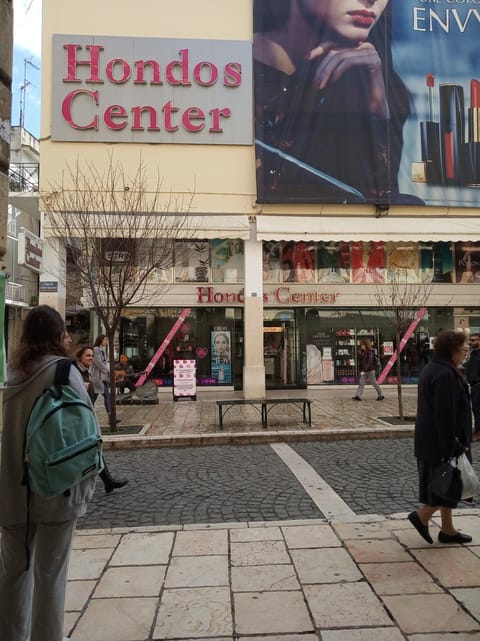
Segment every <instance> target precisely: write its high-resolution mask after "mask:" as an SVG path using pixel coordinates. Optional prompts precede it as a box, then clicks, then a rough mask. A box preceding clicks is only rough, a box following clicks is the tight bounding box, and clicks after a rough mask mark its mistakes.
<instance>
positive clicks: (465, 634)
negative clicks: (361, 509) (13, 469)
mask: <svg viewBox="0 0 480 641" xmlns="http://www.w3.org/2000/svg"><path fill="white" fill-rule="evenodd" d="M458 514H459V515H458V516H457V518H456V524H457V526H458V527H460V528H461V529H463V530H464V531H465V532H468V533H470V534H472V535H473V537H474V538H473V543H472V544H471V545H468V546H459V545H452V546H445V545H443V546H442V545H440V544H439V543H435V544H434V545H432V546H430V545H428V544H426V543H424V542H423V540H422V539H421V538H420V537H419V535H418V534H417V532H416V531H415V530H414V529H413V528H412V526H411V525H410V523H409V522H408V521H407V520H406V518H405V515H404V514H394V515H392V516H391V517H388V518H385V517H376V516H363V517H357V518H353V519H352V518H350V519H346V520H332V521H331V522H327V521H325V520H312V521H286V522H276V523H275V522H268V523H258V522H255V523H225V524H218V525H209V526H202V525H196V526H194V525H189V526H187V525H185V526H183V527H181V526H179V527H174V526H167V527H163V528H162V527H153V528H132V529H118V530H83V531H79V532H78V533H77V535H76V537H75V541H74V550H73V552H72V559H71V564H70V575H69V582H68V589H67V604H66V629H65V632H66V633H67V634H69V635H70V637H71V639H72V641H146V640H158V641H160V640H162V641H166V640H167V639H168V640H170V639H172V640H173V639H178V640H180V639H182V640H185V641H186V640H193V639H201V640H202V641H234V640H235V641H254V640H255V641H263V640H264V641H266V640H267V639H268V641H401V640H405V639H407V640H408V641H479V640H480V510H462V511H460V512H459V513H458ZM431 530H432V534H433V535H434V536H435V535H436V533H437V528H436V527H435V528H433V527H432V528H431Z"/></svg>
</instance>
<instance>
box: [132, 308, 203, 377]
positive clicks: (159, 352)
mask: <svg viewBox="0 0 480 641" xmlns="http://www.w3.org/2000/svg"><path fill="white" fill-rule="evenodd" d="M191 311H192V310H191V308H190V307H186V308H185V309H184V310H183V312H182V313H181V314H180V316H179V317H178V318H177V320H176V321H175V322H174V324H173V325H172V329H171V330H170V331H169V332H168V334H167V335H166V336H165V338H164V339H163V342H162V344H161V345H160V347H159V348H158V349H157V351H156V352H155V354H154V355H153V356H152V359H151V361H150V363H149V364H148V365H147V367H146V368H145V370H144V372H143V373H142V375H141V376H140V377H139V379H138V380H137V382H136V383H135V387H140V385H143V384H144V383H145V381H146V379H147V376H148V375H149V374H150V372H151V371H152V369H153V368H154V367H155V365H156V364H157V361H158V359H159V358H160V356H161V355H162V354H163V352H164V351H165V350H166V349H167V347H168V346H169V345H170V343H171V341H172V338H173V337H174V336H175V334H176V333H177V332H178V330H179V329H180V327H181V326H182V325H183V323H184V322H185V321H186V319H187V318H188V316H189V314H190V312H191Z"/></svg>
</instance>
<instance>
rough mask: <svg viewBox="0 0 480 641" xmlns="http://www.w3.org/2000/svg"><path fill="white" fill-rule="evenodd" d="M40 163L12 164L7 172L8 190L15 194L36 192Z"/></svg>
mask: <svg viewBox="0 0 480 641" xmlns="http://www.w3.org/2000/svg"><path fill="white" fill-rule="evenodd" d="M39 173H40V163H38V162H31V163H12V164H11V165H10V170H9V172H8V180H9V189H10V191H17V192H35V191H38V179H39Z"/></svg>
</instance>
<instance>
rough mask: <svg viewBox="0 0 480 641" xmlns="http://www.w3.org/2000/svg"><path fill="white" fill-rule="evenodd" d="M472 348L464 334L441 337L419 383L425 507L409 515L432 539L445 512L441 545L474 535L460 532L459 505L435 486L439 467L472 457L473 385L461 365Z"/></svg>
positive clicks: (417, 437)
mask: <svg viewBox="0 0 480 641" xmlns="http://www.w3.org/2000/svg"><path fill="white" fill-rule="evenodd" d="M467 352H468V346H467V344H466V336H465V334H463V333H462V332H454V331H447V330H446V331H444V332H443V333H442V334H441V335H439V336H437V338H436V339H435V345H434V355H433V358H432V361H431V362H430V363H429V364H428V365H427V366H426V367H424V369H423V370H422V372H421V374H420V379H419V383H418V401H417V420H416V421H415V456H416V457H417V467H418V477H419V501H420V503H422V507H421V508H420V509H418V510H416V511H414V512H411V513H410V514H409V515H408V519H409V520H410V522H411V523H412V525H413V527H414V528H415V529H416V530H417V532H418V533H419V534H420V536H422V537H423V538H424V539H425V541H428V543H433V539H432V537H431V536H430V533H429V531H428V523H429V521H430V519H431V517H432V516H433V515H434V514H435V512H436V511H437V510H440V516H441V530H440V532H439V534H438V540H439V541H440V543H469V542H470V541H471V540H472V537H471V536H469V535H468V534H463V533H462V532H459V531H458V530H457V529H456V528H455V526H454V524H453V519H452V509H453V508H455V507H457V503H456V502H453V501H449V500H447V499H442V498H440V497H438V496H436V495H435V494H434V493H433V492H432V491H431V490H430V487H429V485H430V481H431V479H432V473H433V471H434V468H435V466H438V465H440V464H441V463H442V461H446V460H449V459H451V458H452V457H454V456H460V455H461V454H463V453H466V454H467V456H468V457H469V458H470V459H471V454H470V442H471V435H472V414H471V408H470V396H469V393H468V385H467V383H466V381H465V378H464V376H463V373H462V372H461V370H460V369H459V366H460V365H461V364H462V363H463V362H464V360H465V357H466V355H467Z"/></svg>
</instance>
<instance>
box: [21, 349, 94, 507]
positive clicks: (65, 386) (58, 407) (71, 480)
mask: <svg viewBox="0 0 480 641" xmlns="http://www.w3.org/2000/svg"><path fill="white" fill-rule="evenodd" d="M72 364H73V361H72V360H71V359H70V358H62V359H60V360H59V361H58V363H57V367H56V370H55V379H54V383H53V385H51V386H50V387H47V388H46V389H45V390H44V391H43V392H42V394H41V395H40V396H39V397H38V398H37V400H36V401H35V403H34V405H33V408H32V411H31V413H30V417H29V419H28V423H27V428H26V432H25V443H24V466H25V478H24V481H25V483H26V484H27V487H28V489H29V491H32V492H35V493H36V494H40V495H41V496H59V495H60V494H68V493H69V490H70V488H71V487H73V486H74V485H77V484H78V483H80V482H81V481H83V480H84V479H87V478H89V477H91V476H94V475H95V474H98V473H99V472H101V471H102V469H103V456H102V439H101V436H100V434H99V433H98V427H97V419H96V416H95V412H94V410H93V409H92V407H91V406H90V405H89V404H88V403H87V402H86V401H84V400H83V398H82V397H81V396H80V395H79V394H78V393H77V392H76V391H75V390H74V389H73V388H72V387H71V386H70V385H69V383H68V381H69V376H70V368H71V366H72Z"/></svg>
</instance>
